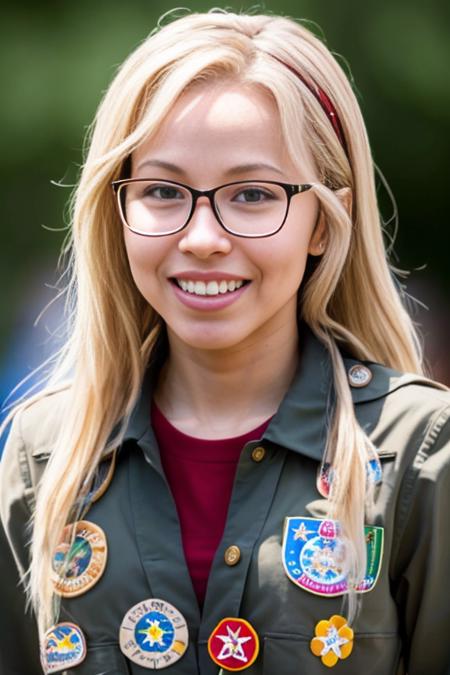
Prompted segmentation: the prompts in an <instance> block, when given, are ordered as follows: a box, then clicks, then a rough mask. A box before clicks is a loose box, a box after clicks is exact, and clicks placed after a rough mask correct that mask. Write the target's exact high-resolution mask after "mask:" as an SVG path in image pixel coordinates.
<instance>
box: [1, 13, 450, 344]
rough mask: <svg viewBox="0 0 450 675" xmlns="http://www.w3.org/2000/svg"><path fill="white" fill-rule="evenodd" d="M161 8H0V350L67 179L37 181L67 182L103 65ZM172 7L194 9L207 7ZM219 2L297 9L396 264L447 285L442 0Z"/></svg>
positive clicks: (59, 211)
mask: <svg viewBox="0 0 450 675" xmlns="http://www.w3.org/2000/svg"><path fill="white" fill-rule="evenodd" d="M174 6H175V5H168V4H167V3H166V2H164V3H162V2H160V1H158V2H155V1H154V2H152V3H150V2H149V0H127V1H126V2H123V1H121V2H119V1H115V0H89V1H88V0H78V2H73V1H70V2H69V0H59V1H58V2H56V1H53V2H24V1H20V0H19V1H17V2H15V3H9V6H8V5H6V6H4V7H3V11H2V22H1V28H0V35H1V40H0V51H1V58H0V73H1V79H2V91H3V101H2V106H1V107H0V122H1V128H2V131H3V133H2V163H1V168H0V172H1V179H2V180H1V185H2V195H1V214H2V229H1V232H2V236H1V260H0V283H1V288H2V294H1V300H0V303H1V304H0V309H1V323H0V354H1V353H2V350H4V349H5V347H6V344H7V342H8V340H9V339H10V336H11V333H12V330H13V326H14V324H15V322H16V321H17V308H19V307H20V306H22V305H23V303H24V302H25V295H26V294H27V293H28V294H29V293H30V284H33V281H32V280H33V279H34V278H35V277H34V276H33V275H35V274H36V273H37V271H38V270H40V269H41V268H43V267H46V268H47V269H48V270H49V272H48V281H49V282H50V281H51V280H52V275H51V270H52V269H54V268H55V265H56V261H57V255H58V250H59V248H60V247H61V244H62V241H63V239H64V235H65V232H64V231H63V230H62V229H61V228H64V227H65V226H67V212H66V209H65V204H66V202H67V200H68V198H69V196H70V188H63V187H56V186H54V185H52V184H51V181H52V180H53V181H61V182H62V183H65V184H73V183H74V182H75V181H76V179H77V175H78V171H79V167H80V165H81V162H82V147H83V137H84V135H85V132H86V130H87V127H88V125H89V124H90V123H91V121H92V118H93V116H94V113H95V109H96V107H97V105H98V103H99V101H100V98H101V95H102V92H103V91H104V90H105V89H106V87H107V86H108V83H109V82H110V81H111V79H112V77H113V75H114V72H115V69H116V67H117V66H118V65H119V64H120V63H121V62H122V60H123V59H124V58H125V57H126V56H127V54H128V53H129V52H130V51H131V50H132V49H133V48H134V47H135V46H137V44H138V43H139V42H140V41H142V40H143V39H144V38H145V37H146V35H147V34H148V33H149V32H150V30H152V28H153V27H154V26H155V24H156V21H157V19H158V17H159V16H160V15H161V14H163V13H164V12H166V11H167V10H168V9H170V8H172V7H174ZM184 6H186V7H188V8H189V9H190V10H192V11H205V10H207V9H209V8H210V7H211V6H213V5H212V4H211V3H205V2H187V3H185V5H184ZM220 6H221V7H227V8H229V9H233V10H237V11H241V10H249V9H251V10H252V11H253V12H255V11H258V9H262V10H263V11H268V12H270V13H275V14H276V13H281V14H285V15H288V16H293V17H296V18H301V19H307V20H308V21H310V22H312V24H311V27H312V29H313V30H314V31H315V32H316V33H318V34H319V35H322V36H324V37H325V39H326V42H327V45H328V47H329V48H330V49H331V50H332V51H333V52H335V53H336V54H338V55H340V56H339V57H338V58H339V60H340V62H341V63H342V64H343V66H344V68H345V69H346V70H347V72H349V68H350V69H351V73H352V75H353V77H354V81H355V88H356V91H357V92H358V97H359V101H360V104H361V107H362V110H363V114H364V117H365V119H366V123H367V128H368V132H369V137H370V140H371V145H372V149H373V154H374V158H375V161H376V163H377V164H378V165H379V166H380V167H381V169H382V171H383V173H384V175H385V176H386V178H387V180H388V182H389V184H390V186H391V188H392V190H393V192H394V194H395V197H396V200H397V203H398V208H399V213H400V230H399V234H398V237H397V241H396V245H395V251H396V253H397V256H398V260H397V261H396V263H397V265H398V266H399V267H401V268H403V269H405V268H406V269H411V268H417V267H420V266H423V265H426V266H427V271H426V272H416V273H415V274H414V276H418V277H419V278H420V275H425V276H426V277H427V278H428V279H429V278H431V279H432V283H433V284H438V286H439V287H440V288H441V289H443V290H442V291H441V292H442V293H443V297H447V296H448V293H449V290H450V273H449V266H448V250H449V247H450V230H449V227H448V210H449V209H448V204H447V198H448V171H447V166H448V156H449V152H448V150H449V145H450V134H449V126H450V116H449V110H450V87H449V79H448V66H449V64H450V41H449V39H448V28H449V25H450V22H449V18H450V5H449V4H448V3H446V2H434V3H433V2H426V3H425V2H422V1H421V0H393V1H392V2H370V1H369V2H361V1H360V0H340V1H337V0H295V2H293V1H292V2H291V1H288V0H284V1H278V2H277V1H275V0H274V1H273V2H266V3H265V4H259V5H251V4H245V3H241V2H228V3H226V4H225V5H220ZM380 202H381V206H382V211H383V215H384V217H385V218H388V217H389V215H390V213H391V206H390V204H389V201H388V200H387V199H386V196H385V195H384V196H383V195H382V194H381V192H380ZM65 213H66V215H64V214H65ZM45 228H56V229H57V230H58V229H59V231H55V232H52V231H49V230H48V229H45ZM39 283H40V282H39ZM433 287H434V286H433ZM51 295H52V294H51V292H50V291H49V298H50V297H51ZM40 309H42V307H41V306H37V307H36V308H35V312H34V316H37V314H38V313H39V311H40ZM28 328H30V326H28Z"/></svg>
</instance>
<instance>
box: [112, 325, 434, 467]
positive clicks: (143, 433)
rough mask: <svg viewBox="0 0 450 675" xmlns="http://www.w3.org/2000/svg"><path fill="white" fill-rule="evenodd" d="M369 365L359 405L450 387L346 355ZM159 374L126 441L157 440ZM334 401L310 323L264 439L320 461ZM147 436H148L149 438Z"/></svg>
mask: <svg viewBox="0 0 450 675" xmlns="http://www.w3.org/2000/svg"><path fill="white" fill-rule="evenodd" d="M361 363H362V364H363V365H365V366H366V367H367V368H369V370H370V371H371V374H372V379H371V380H370V382H368V384H367V385H366V386H364V387H359V388H356V387H351V393H352V399H353V402H354V404H355V406H360V405H362V404H365V403H368V402H370V401H374V400H376V399H381V398H384V397H386V396H388V395H389V394H390V393H392V392H393V391H396V390H397V389H399V388H400V387H404V386H406V385H408V384H411V383H419V384H423V385H427V386H434V387H439V388H442V389H447V388H446V387H445V386H444V385H439V384H437V383H436V382H433V381H431V380H428V379H427V378H425V377H421V376H419V375H415V374H412V373H400V372H398V371H395V370H392V369H390V368H387V367H386V366H382V365H380V364H377V363H372V362H369V361H358V360H356V359H354V358H351V357H347V356H345V355H344V364H345V368H346V370H347V372H348V370H349V369H350V368H351V366H353V365H356V364H361ZM155 379H156V378H155V374H154V372H153V373H152V371H151V370H149V371H148V372H147V374H146V376H145V378H144V382H143V387H142V391H141V395H140V397H139V399H138V401H137V403H136V405H135V408H134V410H133V412H132V414H131V416H130V420H129V424H128V427H127V430H126V433H125V437H124V441H126V440H130V439H133V440H136V441H138V442H139V441H142V442H143V443H144V444H145V442H149V443H155V439H154V436H153V432H152V430H151V427H150V405H151V399H152V391H153V386H154V383H155ZM333 400H334V388H333V375H332V364H331V357H330V354H329V352H328V350H327V349H326V347H325V345H323V343H322V342H321V341H320V340H319V339H318V338H317V337H316V336H315V335H314V334H313V333H312V331H311V330H310V329H309V328H307V327H302V331H301V358H300V363H299V367H298V369H297V372H296V373H295V376H294V378H293V380H292V383H291V385H290V387H289V389H288V391H287V393H286V395H285V397H284V399H283V400H282V402H281V404H280V407H279V409H278V411H277V413H276V414H275V416H274V417H273V418H272V420H271V422H270V424H269V426H268V428H267V429H266V432H265V433H264V436H263V439H266V440H268V441H269V442H272V443H275V444H276V445H280V446H282V447H285V448H287V449H289V450H292V451H294V452H298V453H300V454H303V455H305V456H307V457H310V458H312V459H315V460H317V461H320V460H321V458H322V454H323V449H324V447H325V442H326V434H327V430H328V422H329V420H330V417H331V413H332V406H333ZM144 437H145V438H144Z"/></svg>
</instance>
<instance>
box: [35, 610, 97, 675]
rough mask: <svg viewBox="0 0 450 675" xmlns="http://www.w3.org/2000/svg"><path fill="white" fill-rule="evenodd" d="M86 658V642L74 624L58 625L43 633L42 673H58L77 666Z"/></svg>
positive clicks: (79, 629)
mask: <svg viewBox="0 0 450 675" xmlns="http://www.w3.org/2000/svg"><path fill="white" fill-rule="evenodd" d="M85 657H86V640H85V639H84V635H83V633H82V631H81V628H79V627H78V626H76V625H75V624H74V623H67V622H66V623H58V624H57V625H56V626H52V628H49V630H48V631H47V632H46V633H45V635H44V639H43V640H42V643H41V664H42V668H43V670H44V672H45V673H46V674H47V673H59V672H61V671H62V670H66V669H67V668H73V667H74V666H78V665H79V664H80V663H81V662H82V661H84V659H85Z"/></svg>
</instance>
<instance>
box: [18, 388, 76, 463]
mask: <svg viewBox="0 0 450 675" xmlns="http://www.w3.org/2000/svg"><path fill="white" fill-rule="evenodd" d="M69 395H70V385H69V384H66V385H64V386H61V387H60V388H58V389H53V390H47V391H43V392H42V393H41V394H38V395H37V396H36V397H33V399H31V400H30V402H25V403H24V404H23V406H22V407H21V408H20V409H19V411H18V412H17V414H16V416H15V417H14V421H13V424H12V427H11V433H10V435H11V436H12V437H14V436H17V437H18V438H19V439H20V441H21V443H22V444H23V445H24V447H25V448H26V450H27V452H28V453H29V455H30V456H32V457H43V456H48V455H49V454H50V453H51V450H52V446H53V445H54V443H55V440H56V438H57V435H58V433H59V430H60V428H61V425H62V424H64V418H65V411H66V409H67V405H68V402H69Z"/></svg>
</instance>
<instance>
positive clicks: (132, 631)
mask: <svg viewBox="0 0 450 675" xmlns="http://www.w3.org/2000/svg"><path fill="white" fill-rule="evenodd" d="M119 642H120V649H121V650H122V653H123V654H125V656H126V657H127V658H128V659H130V661H133V662H134V663H138V664H139V665H140V666H142V667H143V668H149V669H151V670H159V669H160V668H167V666H171V665H172V664H173V663H175V661H178V659H181V657H182V656H183V654H184V653H185V651H186V649H187V646H188V643H189V634H188V629H187V625H186V621H185V619H184V616H183V615H182V614H181V612H179V611H178V610H177V609H176V607H174V606H173V605H170V604H169V603H168V602H165V601H164V600H159V599H157V598H151V599H149V600H143V601H142V602H139V603H138V604H137V605H134V607H132V608H131V609H129V610H128V612H127V613H126V614H125V616H124V618H123V621H122V624H121V626H120V633H119Z"/></svg>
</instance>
